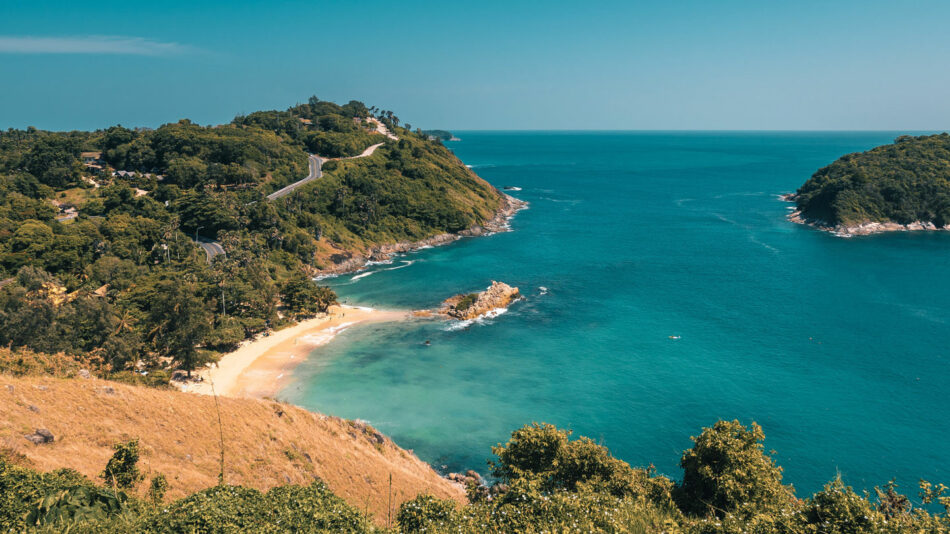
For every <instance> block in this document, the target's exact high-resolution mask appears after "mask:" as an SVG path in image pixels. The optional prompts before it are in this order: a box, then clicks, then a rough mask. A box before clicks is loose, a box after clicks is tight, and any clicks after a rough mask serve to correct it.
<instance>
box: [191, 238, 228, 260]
mask: <svg viewBox="0 0 950 534" xmlns="http://www.w3.org/2000/svg"><path fill="white" fill-rule="evenodd" d="M197 243H198V246H199V247H201V248H203V249H204V251H205V254H206V255H207V256H208V263H211V260H212V259H214V257H215V256H217V255H218V254H224V255H225V256H226V255H227V254H225V252H224V247H222V246H221V243H218V242H217V241H212V240H211V239H208V238H207V237H202V236H198V241H197Z"/></svg>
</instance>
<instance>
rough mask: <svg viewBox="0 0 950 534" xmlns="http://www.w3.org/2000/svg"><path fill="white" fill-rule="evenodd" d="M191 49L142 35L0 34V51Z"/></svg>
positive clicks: (158, 52)
mask: <svg viewBox="0 0 950 534" xmlns="http://www.w3.org/2000/svg"><path fill="white" fill-rule="evenodd" d="M194 50H195V49H194V48H192V47H190V46H188V45H183V44H179V43H173V42H162V41H153V40H152V39H144V38H142V37H121V36H115V35H87V36H77V37H29V36H6V35H0V54H126V55H136V56H169V55H175V54H184V53H188V52H192V51H194Z"/></svg>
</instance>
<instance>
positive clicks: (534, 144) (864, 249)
mask: <svg viewBox="0 0 950 534" xmlns="http://www.w3.org/2000/svg"><path fill="white" fill-rule="evenodd" d="M901 133H907V132H832V133H829V132H456V135H457V136H459V137H460V138H461V139H462V140H461V141H458V142H451V143H448V144H447V146H449V148H450V149H452V150H453V151H454V152H455V153H456V154H457V155H458V156H459V157H460V158H461V159H462V161H464V162H465V163H466V164H468V165H470V166H471V167H472V168H473V170H474V171H475V172H477V173H478V174H479V175H480V176H482V177H483V178H485V179H486V180H488V181H489V182H491V183H492V184H494V185H496V186H498V187H499V188H501V187H504V186H511V187H519V188H521V190H520V191H509V192H510V193H511V194H512V195H513V196H516V197H518V198H521V199H524V200H526V201H528V202H529V203H530V208H529V209H527V210H524V211H521V212H520V213H518V215H517V216H516V217H515V218H514V219H513V220H512V221H511V229H512V231H511V232H507V233H500V234H496V235H492V236H488V237H479V238H469V239H463V240H460V241H458V242H456V243H454V244H451V245H448V246H444V247H438V248H433V249H428V250H422V251H419V252H416V253H411V254H407V255H404V256H399V257H396V258H394V260H393V262H392V263H390V264H383V265H375V266H372V267H371V268H369V269H368V270H366V271H363V272H361V273H358V274H355V275H347V276H341V277H338V278H335V279H330V280H327V281H326V282H328V283H329V284H330V285H331V286H332V287H333V288H334V289H335V290H336V291H337V292H338V293H339V295H340V296H341V299H345V300H346V301H347V302H348V303H350V304H358V305H364V306H373V307H379V308H397V309H419V308H430V307H435V306H437V305H438V303H439V302H441V301H442V300H443V299H445V298H447V297H449V296H451V295H453V294H456V293H460V292H471V291H476V290H481V289H484V288H486V287H487V286H488V285H489V284H490V283H491V281H492V280H499V281H503V282H507V283H509V284H511V285H514V286H517V287H519V288H520V289H521V292H522V294H523V295H524V297H525V298H524V300H522V301H519V302H516V303H514V304H512V305H511V306H510V308H509V309H508V311H507V312H506V313H503V314H501V315H499V316H497V317H494V318H492V319H489V320H484V321H479V322H476V323H473V324H470V325H467V326H462V325H459V324H451V323H446V322H442V321H431V320H430V321H417V322H412V323H402V324H376V325H364V326H356V327H353V328H350V329H348V330H346V331H344V332H342V333H341V334H340V335H339V336H338V337H337V338H336V339H335V340H334V341H333V342H332V343H330V344H329V345H327V346H324V347H320V348H318V349H316V350H315V351H314V352H313V353H312V354H311V355H310V357H309V359H308V360H307V361H306V362H304V363H303V364H301V365H300V367H299V368H298V369H297V371H296V372H295V374H294V378H293V380H292V382H291V383H290V384H289V385H288V387H287V388H286V389H285V390H284V391H283V392H282V393H281V398H282V399H284V400H287V401H289V402H292V403H295V404H299V405H302V406H305V407H307V408H310V409H313V410H317V411H321V412H324V413H329V414H333V415H338V416H341V417H346V418H360V419H363V420H366V421H368V422H370V423H371V424H372V425H374V426H375V427H377V428H378V429H380V430H381V431H382V432H384V433H386V434H388V435H389V436H391V437H392V438H393V439H394V440H395V441H396V443H398V444H399V445H400V446H402V447H404V448H409V449H413V450H414V451H415V453H416V454H417V455H418V456H419V457H420V458H422V459H423V460H425V461H428V462H430V463H431V464H433V465H434V466H435V467H436V468H438V469H441V470H444V471H460V470H464V469H470V468H471V469H475V470H477V471H479V472H482V473H486V472H487V465H486V460H487V459H488V458H490V457H491V447H492V446H493V445H495V444H497V443H500V442H505V441H506V440H507V438H508V437H509V435H510V433H511V431H512V430H514V429H516V428H519V427H520V426H522V425H524V424H526V423H530V422H532V421H537V422H542V421H543V422H548V423H553V424H556V425H558V426H560V427H564V428H569V429H571V430H573V432H574V435H575V436H577V435H584V436H589V437H591V438H593V439H594V440H596V441H598V442H600V443H602V444H604V445H605V446H607V447H608V448H609V449H610V451H611V452H612V453H613V454H614V455H615V456H618V457H619V458H622V459H623V460H625V461H627V462H629V463H630V464H632V465H634V466H646V465H649V464H653V465H655V466H656V468H657V470H658V471H659V472H660V473H663V474H666V475H669V476H670V477H672V478H674V479H679V478H681V470H680V468H679V459H680V457H681V455H682V452H683V450H684V449H687V448H689V447H690V446H691V441H690V436H692V435H697V434H698V433H699V432H701V430H702V428H703V427H704V426H711V425H712V424H713V423H714V422H715V421H716V420H717V419H739V420H740V421H742V422H744V423H750V422H752V421H755V422H757V423H759V424H760V425H762V427H763V429H764V431H765V434H766V441H765V448H766V450H774V451H775V459H776V461H777V463H778V464H780V465H781V466H783V467H784V470H785V471H784V476H785V480H786V482H790V483H792V484H794V485H795V487H796V489H797V491H798V494H799V495H805V494H806V493H811V492H813V491H815V490H818V489H820V487H821V486H822V485H823V484H824V483H825V482H827V481H829V480H831V479H832V478H834V477H835V476H836V474H837V473H840V474H841V476H842V477H843V479H844V481H845V482H846V483H848V484H850V485H853V486H855V487H857V488H870V487H872V486H874V485H880V484H884V483H886V482H887V481H888V480H890V479H891V478H895V477H896V478H897V482H898V484H900V485H901V486H902V488H903V489H904V490H905V491H908V492H909V493H911V494H915V493H916V484H917V481H918V479H920V478H925V479H929V480H933V481H943V482H950V447H948V446H947V443H948V441H950V417H948V416H947V415H948V411H947V408H948V406H950V404H948V395H947V391H948V384H950V367H948V363H950V343H948V341H950V276H948V273H950V233H940V232H931V233H928V232H921V233H900V234H887V235H875V236H868V237H855V238H850V239H843V238H837V237H833V236H831V235H829V234H827V233H824V232H820V231H817V230H814V229H812V228H808V227H805V226H801V225H796V224H792V223H790V222H788V221H787V220H786V218H785V217H786V214H787V213H788V211H789V207H790V206H791V205H790V204H788V203H785V202H782V201H780V200H779V199H778V195H779V194H781V193H788V192H792V191H794V190H795V189H796V188H797V187H798V186H799V185H801V184H802V183H803V182H804V181H805V180H807V179H808V177H809V176H810V175H811V174H812V173H813V172H814V171H815V170H817V169H818V168H820V167H822V166H824V165H827V164H829V163H831V162H832V161H834V160H835V159H836V158H838V157H839V156H841V155H843V154H846V153H850V152H856V151H863V150H867V149H869V148H871V147H874V146H876V145H880V144H885V143H889V142H891V141H892V140H893V139H894V138H895V137H896V136H897V135H900V134H901ZM427 340H428V341H429V342H430V343H431V344H430V345H428V346H427V345H426V344H425V342H426V341H427Z"/></svg>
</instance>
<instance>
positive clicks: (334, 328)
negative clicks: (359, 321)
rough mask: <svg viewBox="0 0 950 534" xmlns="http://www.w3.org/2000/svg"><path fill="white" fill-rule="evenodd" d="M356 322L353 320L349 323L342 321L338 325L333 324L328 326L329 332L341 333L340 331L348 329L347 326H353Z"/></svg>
mask: <svg viewBox="0 0 950 534" xmlns="http://www.w3.org/2000/svg"><path fill="white" fill-rule="evenodd" d="M354 324H356V321H351V322H348V323H340V324H338V325H336V326H331V327H330V328H327V332H330V333H331V334H339V333H340V332H342V331H344V330H346V329H347V328H349V327H351V326H353V325H354Z"/></svg>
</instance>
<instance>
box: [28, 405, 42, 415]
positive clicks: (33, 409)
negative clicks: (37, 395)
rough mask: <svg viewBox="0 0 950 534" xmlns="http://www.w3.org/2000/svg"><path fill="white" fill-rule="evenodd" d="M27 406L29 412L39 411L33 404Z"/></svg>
mask: <svg viewBox="0 0 950 534" xmlns="http://www.w3.org/2000/svg"><path fill="white" fill-rule="evenodd" d="M27 408H29V409H30V411H31V412H36V413H40V409H39V408H38V407H37V406H36V405H35V404H31V405H29V406H27Z"/></svg>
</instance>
